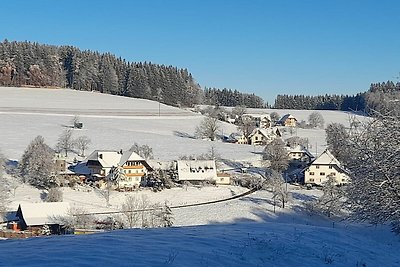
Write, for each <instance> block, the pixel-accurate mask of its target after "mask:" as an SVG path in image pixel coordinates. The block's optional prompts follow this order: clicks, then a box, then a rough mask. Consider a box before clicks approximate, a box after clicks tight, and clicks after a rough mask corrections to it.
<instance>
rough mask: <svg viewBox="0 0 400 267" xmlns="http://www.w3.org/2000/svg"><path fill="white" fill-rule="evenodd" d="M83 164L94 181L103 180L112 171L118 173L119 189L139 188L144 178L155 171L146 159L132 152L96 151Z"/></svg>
mask: <svg viewBox="0 0 400 267" xmlns="http://www.w3.org/2000/svg"><path fill="white" fill-rule="evenodd" d="M83 163H84V164H85V166H86V167H87V169H88V170H89V175H90V176H91V177H93V178H94V179H103V178H104V177H106V176H107V175H109V174H110V171H111V170H116V171H118V174H119V177H118V184H117V189H133V188H138V187H139V186H140V184H141V182H142V179H143V177H144V176H145V175H146V174H147V173H149V172H151V171H153V169H152V168H151V167H150V165H149V164H148V163H147V162H146V160H145V159H143V158H142V157H141V156H139V155H138V154H137V153H135V152H133V151H130V150H128V151H122V150H120V151H114V150H95V151H94V152H92V153H91V154H90V155H89V156H88V157H87V158H86V160H85V161H84V162H83Z"/></svg>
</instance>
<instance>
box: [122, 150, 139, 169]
mask: <svg viewBox="0 0 400 267" xmlns="http://www.w3.org/2000/svg"><path fill="white" fill-rule="evenodd" d="M127 161H144V158H142V157H141V156H139V155H138V154H137V153H135V152H133V151H132V150H128V151H124V152H122V155H121V158H120V160H119V166H122V165H124V164H125V162H127Z"/></svg>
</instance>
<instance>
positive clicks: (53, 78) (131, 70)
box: [0, 40, 400, 112]
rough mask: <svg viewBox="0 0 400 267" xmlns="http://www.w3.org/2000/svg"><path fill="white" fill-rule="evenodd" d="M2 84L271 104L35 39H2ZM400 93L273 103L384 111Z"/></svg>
mask: <svg viewBox="0 0 400 267" xmlns="http://www.w3.org/2000/svg"><path fill="white" fill-rule="evenodd" d="M0 86H16V87H18V86H28V87H29V86H32V87H62V88H71V89H76V90H84V91H98V92H102V93H108V94H114V95H121V96H128V97H136V98H145V99H151V100H157V101H161V102H163V103H165V104H168V105H173V106H182V107H192V106H194V105H196V104H208V105H219V106H244V107H249V108H265V107H269V106H268V104H267V103H265V102H264V100H263V99H262V98H261V97H259V96H256V95H255V94H248V93H242V92H239V91H237V90H232V89H226V88H224V89H218V88H204V89H201V87H200V85H199V84H197V83H196V81H195V79H194V78H193V77H192V74H191V73H189V71H188V70H187V69H178V68H177V67H174V66H165V65H159V64H153V63H151V62H128V61H126V60H125V59H122V58H120V57H116V56H115V55H112V54H110V53H99V52H96V51H90V50H85V51H82V50H80V49H78V48H76V47H73V46H54V45H43V44H38V43H35V42H28V41H25V42H9V41H7V40H4V41H3V42H0ZM399 97H400V83H394V82H392V81H388V82H383V83H373V84H371V86H370V88H369V90H368V91H367V92H365V93H359V94H356V95H328V94H326V95H318V96H305V95H278V96H277V98H276V100H275V104H274V105H273V108H276V109H317V110H323V109H325V110H343V111H349V110H358V111H366V112H369V111H371V110H374V111H380V112H381V111H385V110H386V109H387V107H388V106H390V105H391V104H392V102H393V101H397V100H398V99H399Z"/></svg>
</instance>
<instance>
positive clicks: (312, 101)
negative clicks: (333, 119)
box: [274, 93, 366, 111]
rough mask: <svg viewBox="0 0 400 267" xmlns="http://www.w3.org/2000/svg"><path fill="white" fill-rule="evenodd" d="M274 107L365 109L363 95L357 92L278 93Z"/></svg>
mask: <svg viewBox="0 0 400 267" xmlns="http://www.w3.org/2000/svg"><path fill="white" fill-rule="evenodd" d="M274 108H277V109H308V110H310V109H317V110H344V111H348V110H365V108H366V103H365V96H364V94H362V93H359V94H357V95H355V96H349V95H317V96H306V95H278V96H277V98H276V100H275V104H274Z"/></svg>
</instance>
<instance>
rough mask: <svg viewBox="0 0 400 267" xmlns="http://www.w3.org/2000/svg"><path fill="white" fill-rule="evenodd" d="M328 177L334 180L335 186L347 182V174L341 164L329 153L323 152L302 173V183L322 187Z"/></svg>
mask: <svg viewBox="0 0 400 267" xmlns="http://www.w3.org/2000/svg"><path fill="white" fill-rule="evenodd" d="M329 176H331V177H334V178H335V183H336V184H337V185H343V184H347V183H348V182H349V179H350V178H349V175H348V172H347V171H346V170H345V169H344V168H343V166H342V165H341V163H340V162H339V161H338V160H337V159H336V158H335V157H334V156H333V155H332V154H331V152H329V150H325V151H324V152H322V154H321V155H319V156H318V157H317V158H316V159H315V160H314V161H313V162H312V163H311V164H310V165H309V166H308V167H307V168H306V169H305V171H304V183H305V184H310V185H312V184H314V185H323V183H325V182H326V181H328V179H329Z"/></svg>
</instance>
